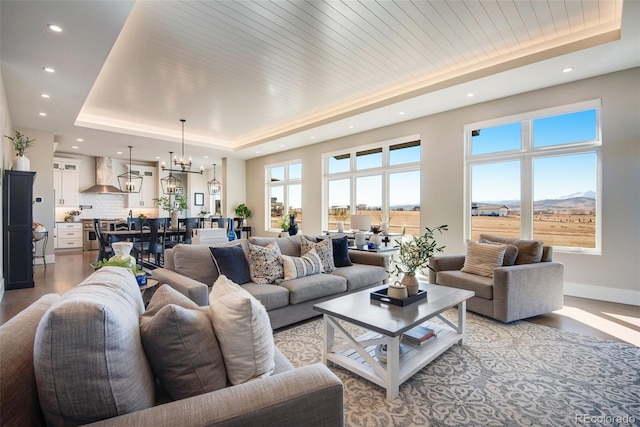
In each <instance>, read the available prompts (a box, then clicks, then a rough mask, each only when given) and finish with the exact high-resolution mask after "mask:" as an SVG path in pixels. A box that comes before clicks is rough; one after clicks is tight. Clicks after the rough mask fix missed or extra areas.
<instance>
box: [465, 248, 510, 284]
mask: <svg viewBox="0 0 640 427" xmlns="http://www.w3.org/2000/svg"><path fill="white" fill-rule="evenodd" d="M506 250H507V245H495V244H489V243H478V242H474V241H472V240H469V242H468V244H467V255H466V257H465V259H464V267H462V269H461V270H460V271H462V272H464V273H471V274H477V275H479V276H485V277H493V269H494V268H498V267H501V266H502V261H503V259H504V253H505V251H506Z"/></svg>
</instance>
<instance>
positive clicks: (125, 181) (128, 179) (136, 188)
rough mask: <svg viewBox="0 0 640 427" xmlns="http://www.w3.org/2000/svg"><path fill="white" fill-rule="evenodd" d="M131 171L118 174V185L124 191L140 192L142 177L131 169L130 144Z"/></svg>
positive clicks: (130, 147)
mask: <svg viewBox="0 0 640 427" xmlns="http://www.w3.org/2000/svg"><path fill="white" fill-rule="evenodd" d="M128 147H129V172H125V173H123V174H120V175H118V185H119V186H120V191H122V192H123V193H139V192H140V189H141V188H142V177H141V176H140V175H139V174H137V173H133V171H132V170H131V149H132V148H133V146H131V145H129V146H128Z"/></svg>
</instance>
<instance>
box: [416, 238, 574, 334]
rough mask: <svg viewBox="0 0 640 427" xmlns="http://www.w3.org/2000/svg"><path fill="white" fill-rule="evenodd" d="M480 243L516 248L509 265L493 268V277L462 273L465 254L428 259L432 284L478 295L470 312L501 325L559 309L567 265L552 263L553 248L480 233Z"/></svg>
mask: <svg viewBox="0 0 640 427" xmlns="http://www.w3.org/2000/svg"><path fill="white" fill-rule="evenodd" d="M480 241H481V242H493V243H499V244H505V245H509V246H511V247H512V249H513V247H514V246H515V248H517V249H515V250H514V252H515V255H513V256H512V257H511V258H512V259H511V261H510V262H507V261H506V259H507V256H508V255H505V258H504V259H505V261H504V262H506V263H507V264H510V265H504V264H503V265H502V266H500V267H497V268H495V269H493V277H485V276H481V275H477V274H471V273H467V272H464V271H461V270H462V268H463V266H464V265H465V255H442V256H434V257H432V258H430V259H429V266H430V267H431V268H430V270H429V283H434V284H438V285H443V286H449V287H452V288H459V289H466V290H470V291H474V292H475V296H473V297H472V298H471V299H469V300H468V301H467V309H468V310H470V311H473V312H475V313H479V314H482V315H484V316H488V317H491V318H493V319H496V320H500V321H502V322H505V323H506V322H512V321H514V320H519V319H526V318H528V317H533V316H538V315H540V314H545V313H550V312H552V311H554V310H559V309H561V308H562V306H563V298H564V265H563V264H561V263H559V262H554V261H553V260H552V253H553V252H552V247H550V246H545V245H544V244H543V243H542V242H540V241H536V240H518V239H511V238H505V237H500V236H494V235H491V234H481V235H480Z"/></svg>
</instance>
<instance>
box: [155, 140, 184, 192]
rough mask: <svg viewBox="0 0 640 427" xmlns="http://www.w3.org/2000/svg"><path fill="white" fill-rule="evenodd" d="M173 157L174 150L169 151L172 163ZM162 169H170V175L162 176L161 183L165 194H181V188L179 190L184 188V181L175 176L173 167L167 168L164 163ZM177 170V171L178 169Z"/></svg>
mask: <svg viewBox="0 0 640 427" xmlns="http://www.w3.org/2000/svg"><path fill="white" fill-rule="evenodd" d="M172 158H173V151H169V163H171V159H172ZM162 170H163V171H164V170H168V171H169V175H167V176H165V177H164V178H162V179H161V180H160V185H161V186H162V192H163V193H164V194H169V195H171V194H179V193H180V190H178V189H179V188H180V189H182V181H180V180H179V179H178V178H176V177H175V176H173V173H172V172H173V169H171V168H165V166H164V165H162ZM176 172H177V171H176Z"/></svg>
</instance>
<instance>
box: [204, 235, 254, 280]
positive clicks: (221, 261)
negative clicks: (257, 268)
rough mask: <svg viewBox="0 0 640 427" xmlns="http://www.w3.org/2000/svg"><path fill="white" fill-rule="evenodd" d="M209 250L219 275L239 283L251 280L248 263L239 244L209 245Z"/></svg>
mask: <svg viewBox="0 0 640 427" xmlns="http://www.w3.org/2000/svg"><path fill="white" fill-rule="evenodd" d="M209 250H210V251H211V255H212V256H213V262H214V264H215V265H216V268H217V269H218V274H219V275H220V276H222V275H224V276H227V277H228V278H229V279H231V280H233V281H234V282H235V283H238V284H240V285H242V284H244V283H249V282H251V273H250V272H249V263H248V262H247V257H246V256H245V254H244V251H243V250H242V246H241V245H234V246H211V247H210V248H209Z"/></svg>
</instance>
